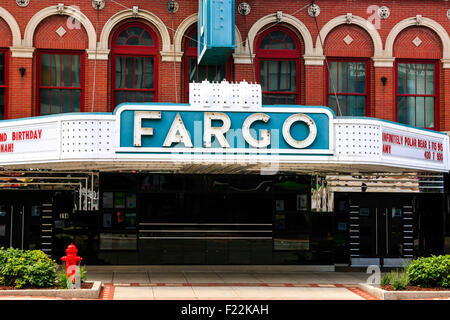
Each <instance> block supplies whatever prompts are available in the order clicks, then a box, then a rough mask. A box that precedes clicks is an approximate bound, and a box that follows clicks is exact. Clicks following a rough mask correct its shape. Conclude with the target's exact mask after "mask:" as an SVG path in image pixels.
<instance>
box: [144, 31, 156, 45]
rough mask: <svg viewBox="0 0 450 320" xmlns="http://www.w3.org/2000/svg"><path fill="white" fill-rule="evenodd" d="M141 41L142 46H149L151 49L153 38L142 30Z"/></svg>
mask: <svg viewBox="0 0 450 320" xmlns="http://www.w3.org/2000/svg"><path fill="white" fill-rule="evenodd" d="M142 40H143V42H144V46H150V47H153V45H154V44H153V38H152V36H151V35H150V33H148V32H147V31H145V30H144V32H143V33H142Z"/></svg>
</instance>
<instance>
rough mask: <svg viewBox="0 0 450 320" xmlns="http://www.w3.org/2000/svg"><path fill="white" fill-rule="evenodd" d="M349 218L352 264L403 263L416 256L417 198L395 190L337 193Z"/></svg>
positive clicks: (388, 265) (387, 265)
mask: <svg viewBox="0 0 450 320" xmlns="http://www.w3.org/2000/svg"><path fill="white" fill-rule="evenodd" d="M336 201H337V202H336V203H337V204H338V206H339V205H341V206H344V205H345V207H346V208H345V211H346V213H347V218H348V220H347V221H348V246H347V248H348V250H349V256H350V263H351V266H352V267H364V266H369V265H378V266H383V267H402V266H404V264H405V263H406V262H408V261H410V260H411V259H412V258H413V256H414V232H415V219H414V210H413V208H414V198H413V196H411V195H393V194H373V193H372V194H364V193H361V194H351V195H348V194H337V196H336Z"/></svg>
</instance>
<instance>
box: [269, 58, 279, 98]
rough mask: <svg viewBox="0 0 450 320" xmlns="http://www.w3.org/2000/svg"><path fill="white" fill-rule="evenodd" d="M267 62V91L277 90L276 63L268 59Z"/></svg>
mask: <svg viewBox="0 0 450 320" xmlns="http://www.w3.org/2000/svg"><path fill="white" fill-rule="evenodd" d="M268 64H269V83H268V87H269V91H278V63H277V62H276V61H268Z"/></svg>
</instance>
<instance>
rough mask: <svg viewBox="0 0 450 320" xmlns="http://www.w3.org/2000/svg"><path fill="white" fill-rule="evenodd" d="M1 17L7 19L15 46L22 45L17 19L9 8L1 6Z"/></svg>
mask: <svg viewBox="0 0 450 320" xmlns="http://www.w3.org/2000/svg"><path fill="white" fill-rule="evenodd" d="M0 17H1V18H2V19H3V20H5V22H6V23H7V24H8V26H9V28H10V30H11V34H12V45H13V47H20V46H21V45H22V35H21V33H20V27H19V24H18V23H17V21H16V19H15V18H14V17H13V15H12V14H11V13H9V11H8V10H6V9H4V8H2V7H0Z"/></svg>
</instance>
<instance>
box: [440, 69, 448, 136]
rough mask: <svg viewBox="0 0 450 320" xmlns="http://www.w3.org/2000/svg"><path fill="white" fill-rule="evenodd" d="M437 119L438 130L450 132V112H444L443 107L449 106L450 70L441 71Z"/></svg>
mask: <svg viewBox="0 0 450 320" xmlns="http://www.w3.org/2000/svg"><path fill="white" fill-rule="evenodd" d="M440 93H441V94H440V97H441V99H440V103H439V108H440V110H439V112H440V114H439V118H440V119H441V123H440V130H441V131H450V112H446V109H445V106H450V68H443V69H442V80H441V85H440Z"/></svg>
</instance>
